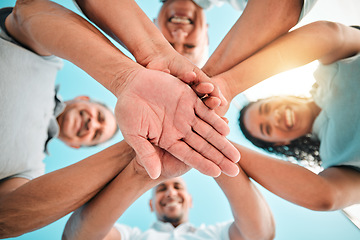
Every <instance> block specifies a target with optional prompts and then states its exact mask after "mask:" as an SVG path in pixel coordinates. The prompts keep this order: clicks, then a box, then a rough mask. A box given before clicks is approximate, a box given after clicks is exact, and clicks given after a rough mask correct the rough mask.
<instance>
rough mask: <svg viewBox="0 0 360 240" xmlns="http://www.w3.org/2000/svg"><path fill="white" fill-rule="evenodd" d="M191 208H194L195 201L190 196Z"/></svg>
mask: <svg viewBox="0 0 360 240" xmlns="http://www.w3.org/2000/svg"><path fill="white" fill-rule="evenodd" d="M189 206H190V208H192V207H193V199H192V196H190V205H189Z"/></svg>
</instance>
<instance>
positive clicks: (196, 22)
mask: <svg viewBox="0 0 360 240" xmlns="http://www.w3.org/2000/svg"><path fill="white" fill-rule="evenodd" d="M156 24H157V26H158V28H159V29H160V31H161V32H162V34H163V35H164V37H165V38H166V39H167V40H168V41H169V43H170V44H171V45H172V46H173V48H174V49H175V50H176V51H177V52H179V53H180V54H181V55H183V56H185V57H187V58H188V59H190V60H191V61H192V62H193V63H194V64H196V65H200V64H201V63H202V62H203V60H204V58H206V57H207V53H208V48H209V42H208V34H207V24H206V17H205V12H204V10H203V9H202V8H201V7H199V6H198V5H196V4H195V3H194V2H193V1H191V0H167V1H166V2H164V4H163V6H162V7H161V9H160V12H159V14H158V18H157V19H156Z"/></svg>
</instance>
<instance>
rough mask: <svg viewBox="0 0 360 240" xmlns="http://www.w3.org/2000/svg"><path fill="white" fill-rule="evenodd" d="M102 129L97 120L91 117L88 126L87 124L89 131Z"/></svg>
mask: <svg viewBox="0 0 360 240" xmlns="http://www.w3.org/2000/svg"><path fill="white" fill-rule="evenodd" d="M100 127H101V123H100V122H99V121H98V120H97V119H96V118H95V117H91V118H89V121H88V124H87V130H92V129H93V130H97V129H99V128H100Z"/></svg>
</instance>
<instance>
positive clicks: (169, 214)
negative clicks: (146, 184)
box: [150, 177, 192, 227]
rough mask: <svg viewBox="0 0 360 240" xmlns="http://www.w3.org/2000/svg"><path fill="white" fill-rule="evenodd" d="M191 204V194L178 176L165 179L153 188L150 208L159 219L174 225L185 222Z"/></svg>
mask: <svg viewBox="0 0 360 240" xmlns="http://www.w3.org/2000/svg"><path fill="white" fill-rule="evenodd" d="M191 206H192V199H191V196H190V194H189V193H188V192H187V189H186V184H185V181H184V180H183V179H182V178H180V177H178V178H173V179H170V180H167V181H165V182H163V183H161V184H159V185H158V186H156V187H155V188H154V189H153V197H152V199H151V200H150V208H151V211H155V213H156V217H157V219H158V220H159V221H162V222H169V223H171V224H172V225H173V226H174V227H176V226H178V225H180V224H182V223H184V222H187V221H188V215H189V210H190V208H191Z"/></svg>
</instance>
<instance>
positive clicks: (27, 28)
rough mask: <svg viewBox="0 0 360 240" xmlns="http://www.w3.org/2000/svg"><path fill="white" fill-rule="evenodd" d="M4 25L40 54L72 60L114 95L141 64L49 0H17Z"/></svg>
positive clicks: (20, 40) (74, 15)
mask: <svg viewBox="0 0 360 240" xmlns="http://www.w3.org/2000/svg"><path fill="white" fill-rule="evenodd" d="M5 24H6V28H7V30H8V31H9V33H10V34H11V35H12V36H13V37H14V38H15V39H16V40H18V41H19V42H21V43H22V44H24V45H25V46H27V47H29V48H31V49H33V50H34V51H35V52H36V53H38V54H39V55H51V54H53V55H56V56H59V57H61V58H64V59H67V60H69V61H71V62H72V63H74V64H75V65H77V66H78V67H80V68H81V69H83V70H84V71H86V72H87V73H88V74H90V76H92V77H93V78H94V79H96V80H97V81H98V82H99V83H101V84H102V85H103V86H105V87H106V88H107V89H108V90H110V91H111V92H112V93H113V94H114V95H115V96H118V95H119V94H120V92H121V87H122V84H123V83H124V82H125V81H126V80H127V78H128V77H129V74H131V73H132V72H133V71H135V70H136V69H139V67H140V66H139V65H138V64H136V63H135V62H133V61H132V60H131V59H129V58H128V57H126V56H125V55H124V54H123V53H122V52H121V51H120V50H118V49H117V48H116V47H115V46H114V45H112V44H111V42H110V41H109V40H108V39H107V38H106V37H105V36H104V35H103V34H101V33H100V32H99V31H98V30H97V29H96V28H95V27H94V26H93V25H92V24H90V23H89V22H87V21H86V20H85V19H83V18H82V17H80V16H79V15H77V14H75V13H74V12H72V11H70V10H68V9H66V8H64V7H62V6H60V5H58V4H56V3H54V2H51V1H47V0H32V1H17V2H16V5H15V7H14V10H13V12H12V13H11V14H10V15H9V16H8V17H7V19H6V22H5ZM99 49H101V51H99Z"/></svg>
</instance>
